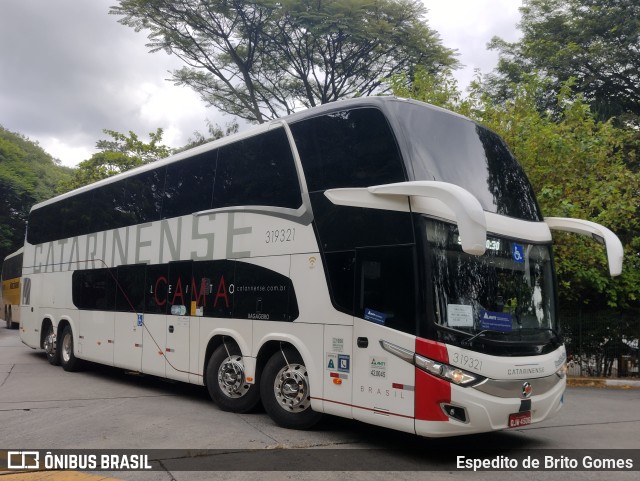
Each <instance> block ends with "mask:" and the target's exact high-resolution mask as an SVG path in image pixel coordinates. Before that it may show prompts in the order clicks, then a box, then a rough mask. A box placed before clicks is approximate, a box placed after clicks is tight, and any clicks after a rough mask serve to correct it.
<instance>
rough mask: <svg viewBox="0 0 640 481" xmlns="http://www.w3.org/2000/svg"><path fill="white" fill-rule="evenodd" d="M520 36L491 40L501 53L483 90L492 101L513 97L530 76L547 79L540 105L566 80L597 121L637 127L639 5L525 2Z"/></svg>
mask: <svg viewBox="0 0 640 481" xmlns="http://www.w3.org/2000/svg"><path fill="white" fill-rule="evenodd" d="M520 11H521V13H522V21H521V22H520V24H519V27H520V29H521V30H522V33H523V37H522V39H521V40H519V41H517V42H514V43H509V42H506V41H504V40H502V39H500V38H497V37H495V38H494V39H493V40H492V41H491V43H490V44H489V48H490V49H495V50H497V51H498V52H499V53H500V60H499V64H498V68H497V73H496V74H495V75H492V76H489V82H488V85H487V90H488V91H489V92H491V93H492V95H493V96H494V99H501V100H504V99H506V98H510V97H513V90H512V89H513V86H514V85H517V84H519V83H520V82H521V81H522V80H523V79H524V78H525V77H526V76H527V75H528V73H530V72H532V71H539V72H542V73H543V74H544V76H545V77H546V78H547V79H549V80H550V85H549V90H547V91H545V92H543V93H542V94H543V95H542V96H541V97H540V99H539V101H543V102H544V103H545V104H546V106H547V107H550V108H554V107H555V106H554V105H553V103H552V100H553V97H554V96H555V95H556V94H558V93H559V92H560V89H561V87H562V85H564V84H565V82H567V81H568V80H569V79H570V78H573V79H575V82H574V83H573V84H572V91H574V92H579V93H582V95H583V98H584V100H585V102H586V103H588V104H589V105H590V106H591V110H592V112H593V113H594V114H595V116H596V118H598V119H601V120H606V119H609V118H611V117H614V116H615V117H618V118H619V120H627V121H632V122H636V123H637V122H639V119H640V73H639V72H640V45H639V41H640V40H639V39H640V2H638V1H637V0H524V2H523V6H522V8H521V9H520Z"/></svg>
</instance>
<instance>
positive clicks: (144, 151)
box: [58, 128, 171, 193]
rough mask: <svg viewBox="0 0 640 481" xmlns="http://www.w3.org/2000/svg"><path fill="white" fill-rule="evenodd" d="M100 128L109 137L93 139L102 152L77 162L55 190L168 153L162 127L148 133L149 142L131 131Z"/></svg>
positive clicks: (114, 173)
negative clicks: (69, 174) (124, 132)
mask: <svg viewBox="0 0 640 481" xmlns="http://www.w3.org/2000/svg"><path fill="white" fill-rule="evenodd" d="M103 132H104V133H105V134H107V135H109V136H110V137H111V139H110V140H104V139H103V140H99V141H98V142H96V148H98V149H99V150H101V152H98V153H96V154H93V155H92V156H91V158H90V159H87V160H84V161H82V162H80V164H79V165H78V167H77V168H76V169H75V170H74V171H73V176H72V178H71V179H69V180H68V181H67V182H64V183H62V184H61V185H60V188H59V189H58V193H62V192H66V191H68V190H72V189H76V188H78V187H82V186H83V185H87V184H91V183H93V182H97V181H98V180H101V179H105V178H107V177H111V176H112V175H116V174H119V173H121V172H125V171H127V170H130V169H132V168H134V167H139V166H140V165H143V164H147V163H149V162H153V161H155V160H158V159H162V158H165V157H168V156H169V155H170V154H171V149H170V148H169V147H167V146H166V145H163V144H162V143H161V142H162V135H163V130H162V129H161V128H158V129H157V130H156V131H155V132H151V133H149V138H150V141H149V143H145V142H143V141H142V140H140V139H139V138H138V136H137V135H136V134H135V133H134V132H131V131H129V135H128V136H127V135H125V134H122V133H120V132H116V131H114V130H108V129H104V130H103Z"/></svg>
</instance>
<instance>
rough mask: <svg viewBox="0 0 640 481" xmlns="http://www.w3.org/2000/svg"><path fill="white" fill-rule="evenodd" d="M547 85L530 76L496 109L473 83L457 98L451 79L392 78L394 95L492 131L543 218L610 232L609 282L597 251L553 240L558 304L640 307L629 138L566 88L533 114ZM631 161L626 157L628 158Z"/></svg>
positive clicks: (638, 184) (638, 192) (588, 243)
mask: <svg viewBox="0 0 640 481" xmlns="http://www.w3.org/2000/svg"><path fill="white" fill-rule="evenodd" d="M548 83H549V80H543V79H540V78H538V77H536V76H534V75H530V76H529V77H527V78H525V79H524V81H523V82H522V83H520V84H519V85H514V86H513V95H512V98H511V99H510V100H509V101H506V102H503V103H496V102H495V101H494V100H493V99H491V98H490V97H488V96H487V95H483V94H482V90H483V86H482V85H481V84H480V83H479V82H475V83H474V84H472V88H471V92H470V95H469V97H467V98H464V97H462V95H461V94H460V92H459V91H458V89H457V84H456V82H455V80H453V79H452V78H451V76H450V75H444V76H436V77H434V76H432V75H430V74H429V73H427V72H418V73H417V74H416V75H415V78H414V80H413V81H410V80H409V79H407V78H406V77H402V76H400V77H396V78H394V79H393V81H392V83H391V86H392V90H393V92H394V93H395V94H396V95H399V96H404V97H412V98H416V99H418V100H423V101H427V102H432V103H436V104H438V105H440V106H443V107H445V108H448V109H451V110H455V111H457V112H459V113H462V114H463V115H467V116H470V117H472V118H474V119H475V120H477V121H479V122H481V123H483V124H484V125H486V126H487V127H489V128H490V129H492V130H494V131H495V132H496V133H498V134H499V135H500V136H501V137H502V138H503V139H504V140H505V142H506V143H507V145H508V146H509V147H510V149H511V150H512V152H513V153H514V154H515V156H516V158H517V159H518V161H519V163H520V164H521V165H522V166H523V168H524V170H525V172H526V174H527V176H528V177H529V180H530V181H531V184H532V186H533V188H534V191H535V192H536V196H537V199H538V202H539V203H540V206H541V208H542V211H543V213H544V215H545V216H560V217H576V218H582V219H588V220H592V221H594V222H598V223H600V224H603V225H605V226H607V227H609V228H610V229H611V230H613V231H614V232H615V233H616V234H617V235H618V236H619V237H620V238H621V240H622V242H623V244H624V246H625V265H624V270H623V274H622V276H620V277H619V278H615V279H611V278H610V277H609V276H608V269H606V259H605V257H604V252H603V249H600V248H598V246H597V245H596V244H594V241H593V240H591V239H587V238H584V237H581V236H575V235H570V234H564V235H563V234H558V235H556V236H554V238H555V251H556V254H557V255H556V267H557V270H558V280H559V287H560V299H561V305H563V306H564V307H573V308H578V307H580V306H583V305H586V304H589V306H590V309H596V310H597V309H607V308H616V309H626V308H628V307H629V306H636V307H637V306H639V305H640V255H639V253H640V216H639V215H638V213H639V212H640V174H639V173H638V172H634V171H633V170H632V169H630V168H629V165H630V164H632V163H633V162H632V161H633V157H634V156H635V155H636V153H635V151H629V150H627V149H625V148H624V147H625V146H627V145H629V143H630V137H631V136H633V135H634V132H633V131H631V130H627V129H622V128H617V127H616V126H615V125H614V124H613V123H612V122H611V121H607V122H602V121H598V120H596V118H595V115H594V114H593V113H592V112H591V110H590V109H589V105H588V104H587V103H586V101H585V100H584V98H583V97H582V96H581V95H575V94H573V93H572V90H571V87H572V85H571V84H570V83H568V84H565V85H563V86H561V87H560V90H559V93H558V94H557V95H556V96H555V98H554V101H555V110H556V114H552V113H550V112H542V113H541V112H540V110H539V109H538V99H539V98H540V97H541V96H542V94H543V92H548V91H549V86H548ZM629 157H631V159H630V158H629Z"/></svg>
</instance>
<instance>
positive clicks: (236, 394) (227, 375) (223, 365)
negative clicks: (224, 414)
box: [207, 342, 260, 413]
mask: <svg viewBox="0 0 640 481" xmlns="http://www.w3.org/2000/svg"><path fill="white" fill-rule="evenodd" d="M207 389H208V390H209V395H210V396H211V399H213V400H214V401H215V403H216V404H217V405H218V406H219V407H220V409H222V410H223V411H230V412H234V413H246V412H249V411H251V410H252V409H253V408H254V407H256V405H257V404H258V402H259V401H260V388H259V387H258V385H257V384H249V383H247V381H246V379H245V374H244V364H243V362H242V352H241V351H240V348H239V347H238V346H237V345H236V344H235V343H233V342H227V343H226V344H222V345H221V346H219V347H218V348H217V349H216V350H215V351H214V353H213V355H212V356H211V358H210V359H209V363H208V364H207Z"/></svg>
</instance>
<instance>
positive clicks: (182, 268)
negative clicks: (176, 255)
mask: <svg viewBox="0 0 640 481" xmlns="http://www.w3.org/2000/svg"><path fill="white" fill-rule="evenodd" d="M192 265H193V262H191V261H179V262H171V263H169V286H168V288H167V303H168V308H167V314H172V315H178V316H186V315H188V314H189V312H190V311H191V290H192V289H191V281H192Z"/></svg>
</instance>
